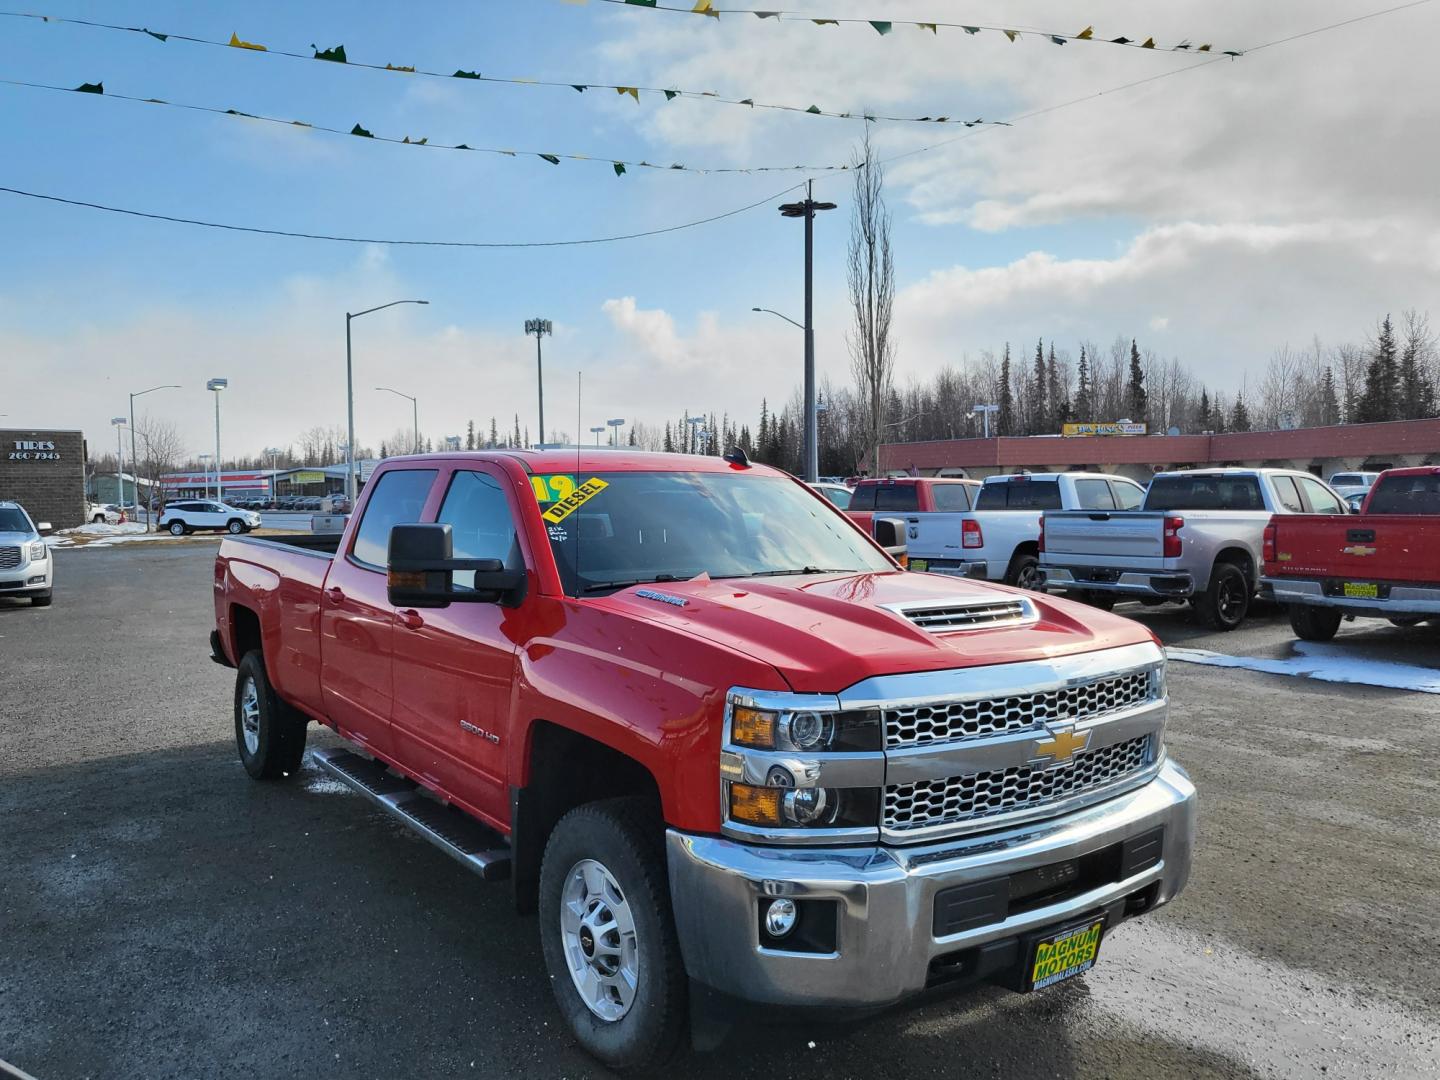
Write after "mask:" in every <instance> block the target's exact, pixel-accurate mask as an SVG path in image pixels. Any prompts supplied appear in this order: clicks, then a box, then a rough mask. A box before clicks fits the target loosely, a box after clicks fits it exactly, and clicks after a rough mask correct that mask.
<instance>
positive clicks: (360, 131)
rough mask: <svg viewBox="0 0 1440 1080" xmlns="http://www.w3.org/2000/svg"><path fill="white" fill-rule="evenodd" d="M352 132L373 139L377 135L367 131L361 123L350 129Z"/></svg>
mask: <svg viewBox="0 0 1440 1080" xmlns="http://www.w3.org/2000/svg"><path fill="white" fill-rule="evenodd" d="M350 134H351V135H359V136H361V137H363V138H366V139H373V138H374V137H375V136H374V135H372V134H371V133H370V132H368V131H366V130H365V129H364V128H363V127H361V126H360V125H359V124H356V125H355V126H354V127H353V128H351V129H350Z"/></svg>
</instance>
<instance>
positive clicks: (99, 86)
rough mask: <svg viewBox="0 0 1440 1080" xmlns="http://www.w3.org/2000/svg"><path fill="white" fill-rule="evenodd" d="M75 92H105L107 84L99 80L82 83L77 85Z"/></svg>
mask: <svg viewBox="0 0 1440 1080" xmlns="http://www.w3.org/2000/svg"><path fill="white" fill-rule="evenodd" d="M75 92H76V93H77V94H103V93H105V84H104V83H98V82H87V83H81V84H80V85H79V86H77V87H75Z"/></svg>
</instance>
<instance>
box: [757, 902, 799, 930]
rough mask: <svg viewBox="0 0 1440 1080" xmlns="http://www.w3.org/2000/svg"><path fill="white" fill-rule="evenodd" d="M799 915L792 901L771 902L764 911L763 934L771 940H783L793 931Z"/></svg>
mask: <svg viewBox="0 0 1440 1080" xmlns="http://www.w3.org/2000/svg"><path fill="white" fill-rule="evenodd" d="M799 915H800V913H799V912H798V911H797V910H796V909H795V901H794V900H785V899H780V900H771V901H770V906H769V907H768V908H766V909H765V932H766V933H767V934H769V935H770V936H771V937H773V938H783V937H784V936H785V935H786V934H788V933H790V931H791V930H794V929H795V920H796V919H797V918H798V917H799Z"/></svg>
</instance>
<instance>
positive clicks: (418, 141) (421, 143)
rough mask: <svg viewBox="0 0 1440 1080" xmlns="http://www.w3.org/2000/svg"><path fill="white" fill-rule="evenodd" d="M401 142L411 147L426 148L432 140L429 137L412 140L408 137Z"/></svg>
mask: <svg viewBox="0 0 1440 1080" xmlns="http://www.w3.org/2000/svg"><path fill="white" fill-rule="evenodd" d="M400 141H401V142H403V143H409V144H410V145H411V146H424V145H425V144H426V143H428V142H429V141H430V139H429V138H428V137H426V138H424V139H412V138H411V137H410V136H409V135H406V136H405V138H403V139H401V140H400Z"/></svg>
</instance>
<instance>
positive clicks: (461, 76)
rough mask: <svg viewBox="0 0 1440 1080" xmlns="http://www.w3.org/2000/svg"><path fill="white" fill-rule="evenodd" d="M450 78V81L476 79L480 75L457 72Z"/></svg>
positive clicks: (469, 72)
mask: <svg viewBox="0 0 1440 1080" xmlns="http://www.w3.org/2000/svg"><path fill="white" fill-rule="evenodd" d="M450 77H451V78H452V79H478V78H480V73H479V72H478V71H457V72H455V74H454V75H451V76H450Z"/></svg>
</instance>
